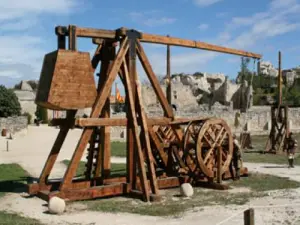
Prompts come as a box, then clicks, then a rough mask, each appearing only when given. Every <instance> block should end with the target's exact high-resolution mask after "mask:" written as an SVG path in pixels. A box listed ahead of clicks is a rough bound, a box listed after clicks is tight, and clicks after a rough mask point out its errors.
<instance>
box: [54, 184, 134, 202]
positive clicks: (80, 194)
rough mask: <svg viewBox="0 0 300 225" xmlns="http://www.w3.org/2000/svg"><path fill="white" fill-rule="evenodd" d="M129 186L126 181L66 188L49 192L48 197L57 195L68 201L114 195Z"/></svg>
mask: <svg viewBox="0 0 300 225" xmlns="http://www.w3.org/2000/svg"><path fill="white" fill-rule="evenodd" d="M129 186H130V185H128V184H126V183H120V184H111V185H105V186H100V187H91V188H86V189H66V190H63V191H55V192H50V193H49V198H51V197H54V196H57V197H60V198H63V199H65V200H68V201H74V200H87V199H95V198H100V197H108V196H116V195H122V194H127V193H129Z"/></svg>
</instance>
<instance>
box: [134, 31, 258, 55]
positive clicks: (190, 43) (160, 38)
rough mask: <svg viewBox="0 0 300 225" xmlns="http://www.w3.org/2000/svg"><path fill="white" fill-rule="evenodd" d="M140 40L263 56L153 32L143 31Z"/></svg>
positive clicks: (234, 53) (233, 53)
mask: <svg viewBox="0 0 300 225" xmlns="http://www.w3.org/2000/svg"><path fill="white" fill-rule="evenodd" d="M140 41H141V42H146V43H153V44H154V43H156V44H164V45H173V46H181V47H187V48H197V49H202V50H208V51H214V52H220V53H227V54H232V55H239V56H244V57H251V58H257V59H260V58H261V57H262V56H261V55H260V54H256V53H252V52H247V51H242V50H237V49H233V48H227V47H222V46H217V45H212V44H208V43H205V42H200V41H193V40H186V39H182V38H175V37H166V36H162V35H153V34H146V33H142V38H141V40H140Z"/></svg>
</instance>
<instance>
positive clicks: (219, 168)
mask: <svg viewBox="0 0 300 225" xmlns="http://www.w3.org/2000/svg"><path fill="white" fill-rule="evenodd" d="M217 153H218V157H217V162H218V168H217V182H218V183H219V184H221V183H222V147H221V146H219V147H218V151H217Z"/></svg>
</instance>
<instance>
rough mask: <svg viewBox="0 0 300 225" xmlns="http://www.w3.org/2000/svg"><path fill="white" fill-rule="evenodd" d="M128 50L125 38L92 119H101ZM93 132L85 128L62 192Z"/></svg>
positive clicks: (66, 175) (93, 111)
mask: <svg viewBox="0 0 300 225" xmlns="http://www.w3.org/2000/svg"><path fill="white" fill-rule="evenodd" d="M128 48H129V46H128V42H127V39H126V38H125V41H124V42H123V43H122V45H121V47H120V49H119V52H118V54H117V57H116V59H115V60H114V62H113V65H112V68H111V70H110V72H109V75H108V78H107V80H106V84H105V85H104V86H103V88H102V89H101V91H100V93H99V94H98V96H97V98H96V102H95V104H94V106H93V109H92V112H91V116H90V117H92V118H97V117H99V115H100V113H101V111H102V108H103V106H104V104H105V102H106V99H107V98H108V97H109V95H110V90H111V87H112V84H113V82H114V80H115V78H116V76H117V74H118V71H119V69H120V67H121V64H122V62H123V58H124V56H125V54H126V52H127V51H128ZM92 132H93V130H92V129H89V128H85V129H84V130H83V133H82V135H81V137H80V140H79V142H78V145H77V147H76V150H75V152H74V154H73V156H72V159H71V162H70V164H69V167H68V168H67V170H66V173H65V175H64V178H63V182H62V184H61V186H60V190H65V189H67V188H68V187H69V185H70V183H71V181H72V178H73V177H74V175H75V173H76V169H77V168H78V165H79V162H80V159H81V157H82V155H83V152H84V149H85V148H86V146H87V144H88V141H89V139H90V138H91V135H92Z"/></svg>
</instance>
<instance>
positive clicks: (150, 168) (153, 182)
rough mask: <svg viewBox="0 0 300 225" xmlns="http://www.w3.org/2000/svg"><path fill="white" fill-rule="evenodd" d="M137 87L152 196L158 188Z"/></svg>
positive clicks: (140, 94)
mask: <svg viewBox="0 0 300 225" xmlns="http://www.w3.org/2000/svg"><path fill="white" fill-rule="evenodd" d="M136 87H137V98H138V101H137V102H138V103H139V109H138V110H139V115H140V117H141V122H142V126H141V127H142V132H143V133H142V134H143V138H144V139H145V140H144V144H145V146H144V147H145V152H146V154H145V155H146V161H147V165H148V173H149V174H150V185H151V190H152V193H153V194H156V195H157V194H158V186H157V180H156V173H155V167H154V159H153V155H152V152H151V145H150V138H149V132H148V124H147V117H146V115H145V111H144V106H143V103H142V93H141V86H140V84H139V82H138V81H137V84H136Z"/></svg>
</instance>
